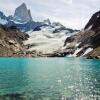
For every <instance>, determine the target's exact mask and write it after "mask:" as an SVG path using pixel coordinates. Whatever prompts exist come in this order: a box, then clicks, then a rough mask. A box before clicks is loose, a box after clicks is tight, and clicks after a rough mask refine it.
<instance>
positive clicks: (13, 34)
mask: <svg viewBox="0 0 100 100" xmlns="http://www.w3.org/2000/svg"><path fill="white" fill-rule="evenodd" d="M28 37H29V36H28V35H27V34H26V33H22V32H19V31H18V30H17V29H16V28H15V27H9V28H8V27H6V26H3V25H0V56H14V55H19V53H24V52H25V47H24V45H23V41H25V40H27V39H28Z"/></svg>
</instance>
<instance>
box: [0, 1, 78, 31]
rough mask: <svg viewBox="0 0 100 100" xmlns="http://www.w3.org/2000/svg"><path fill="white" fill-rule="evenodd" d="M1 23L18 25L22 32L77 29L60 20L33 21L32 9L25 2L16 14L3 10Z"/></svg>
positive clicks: (0, 15)
mask: <svg viewBox="0 0 100 100" xmlns="http://www.w3.org/2000/svg"><path fill="white" fill-rule="evenodd" d="M0 24H3V25H6V26H7V27H11V26H16V27H17V28H18V29H19V30H20V31H22V32H29V31H40V30H41V29H42V30H43V29H44V30H46V29H47V30H49V31H52V32H53V33H57V32H65V33H73V32H75V31H77V30H73V29H69V28H66V27H65V26H63V25H62V24H60V23H58V22H53V23H51V21H50V19H46V20H44V21H42V22H36V21H33V18H32V16H31V11H30V10H29V9H27V6H26V4H25V3H23V4H21V5H20V6H19V7H17V8H16V9H15V13H14V15H9V16H8V17H7V16H5V14H4V13H3V12H0Z"/></svg>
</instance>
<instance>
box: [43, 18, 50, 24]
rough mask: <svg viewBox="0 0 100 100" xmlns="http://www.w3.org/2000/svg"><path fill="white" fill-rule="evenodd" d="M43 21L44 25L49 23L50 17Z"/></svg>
mask: <svg viewBox="0 0 100 100" xmlns="http://www.w3.org/2000/svg"><path fill="white" fill-rule="evenodd" d="M43 23H44V24H46V25H51V22H50V19H49V18H48V19H46V20H44V21H43Z"/></svg>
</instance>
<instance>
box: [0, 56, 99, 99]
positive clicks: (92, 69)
mask: <svg viewBox="0 0 100 100" xmlns="http://www.w3.org/2000/svg"><path fill="white" fill-rule="evenodd" d="M99 96H100V60H93V59H91V60H89V59H85V58H66V57H65V58H0V100H95V99H97V100H99V99H100V97H99Z"/></svg>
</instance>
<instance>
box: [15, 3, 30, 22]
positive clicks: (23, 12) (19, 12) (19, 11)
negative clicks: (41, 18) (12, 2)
mask: <svg viewBox="0 0 100 100" xmlns="http://www.w3.org/2000/svg"><path fill="white" fill-rule="evenodd" d="M14 18H15V19H19V20H20V21H21V22H29V21H32V17H31V12H30V10H28V9H27V6H26V4H25V3H23V4H21V5H20V6H19V7H17V8H16V10H15V13H14Z"/></svg>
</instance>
